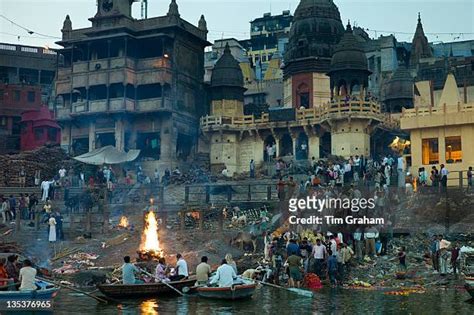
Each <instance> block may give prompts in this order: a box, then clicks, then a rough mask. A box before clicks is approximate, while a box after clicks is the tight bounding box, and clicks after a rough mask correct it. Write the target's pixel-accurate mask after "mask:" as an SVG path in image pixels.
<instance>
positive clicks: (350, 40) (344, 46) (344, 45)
mask: <svg viewBox="0 0 474 315" xmlns="http://www.w3.org/2000/svg"><path fill="white" fill-rule="evenodd" d="M349 69H350V70H365V71H368V63H367V57H366V56H365V52H364V42H363V39H362V38H359V37H358V36H357V35H355V34H354V33H353V31H352V27H351V25H350V24H348V25H347V28H346V31H345V32H344V35H343V36H342V39H341V41H340V42H339V44H338V45H337V46H336V48H335V50H334V55H333V56H332V59H331V72H333V71H340V70H349Z"/></svg>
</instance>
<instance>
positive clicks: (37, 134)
mask: <svg viewBox="0 0 474 315" xmlns="http://www.w3.org/2000/svg"><path fill="white" fill-rule="evenodd" d="M43 135H44V130H43V128H36V129H35V140H36V141H39V140H42V139H43Z"/></svg>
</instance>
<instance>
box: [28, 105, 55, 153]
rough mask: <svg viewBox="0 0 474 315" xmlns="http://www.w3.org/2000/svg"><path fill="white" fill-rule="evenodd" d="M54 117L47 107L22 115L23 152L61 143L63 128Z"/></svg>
mask: <svg viewBox="0 0 474 315" xmlns="http://www.w3.org/2000/svg"><path fill="white" fill-rule="evenodd" d="M53 117H54V115H53V112H52V111H50V110H49V108H48V107H47V106H41V107H40V108H39V109H33V110H28V111H25V112H23V114H22V115H21V150H22V151H28V150H33V149H36V148H38V147H41V146H43V145H45V144H59V143H60V142H61V127H59V125H58V124H57V123H56V121H55V120H54V118H53Z"/></svg>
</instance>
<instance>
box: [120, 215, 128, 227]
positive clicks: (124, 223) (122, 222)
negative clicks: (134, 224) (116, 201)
mask: <svg viewBox="0 0 474 315" xmlns="http://www.w3.org/2000/svg"><path fill="white" fill-rule="evenodd" d="M118 226H120V227H123V228H128V226H129V223H128V219H127V217H126V216H122V217H121V218H120V223H119V225H118Z"/></svg>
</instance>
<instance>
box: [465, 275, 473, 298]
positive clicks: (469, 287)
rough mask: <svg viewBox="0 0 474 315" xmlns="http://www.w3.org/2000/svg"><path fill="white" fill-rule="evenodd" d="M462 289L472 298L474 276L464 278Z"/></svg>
mask: <svg viewBox="0 0 474 315" xmlns="http://www.w3.org/2000/svg"><path fill="white" fill-rule="evenodd" d="M464 287H465V288H466V291H467V292H468V293H469V294H470V295H471V297H472V298H474V275H469V276H466V279H465V284H464Z"/></svg>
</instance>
